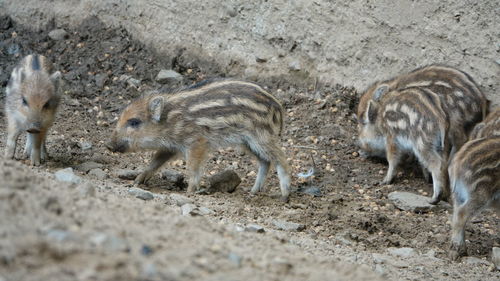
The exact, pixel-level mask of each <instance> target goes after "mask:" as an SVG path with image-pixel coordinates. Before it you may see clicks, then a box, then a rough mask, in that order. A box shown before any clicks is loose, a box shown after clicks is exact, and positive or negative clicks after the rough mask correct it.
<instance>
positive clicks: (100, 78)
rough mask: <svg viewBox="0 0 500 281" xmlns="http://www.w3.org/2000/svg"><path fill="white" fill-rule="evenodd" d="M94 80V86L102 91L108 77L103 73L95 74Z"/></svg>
mask: <svg viewBox="0 0 500 281" xmlns="http://www.w3.org/2000/svg"><path fill="white" fill-rule="evenodd" d="M94 80H95V85H96V86H97V87H98V88H99V89H102V88H103V87H104V84H106V81H108V75H107V74H105V73H100V74H97V75H95V77H94Z"/></svg>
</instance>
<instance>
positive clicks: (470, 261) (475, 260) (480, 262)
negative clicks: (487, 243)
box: [462, 257, 490, 266]
mask: <svg viewBox="0 0 500 281" xmlns="http://www.w3.org/2000/svg"><path fill="white" fill-rule="evenodd" d="M462 262H464V263H466V264H471V265H486V266H488V265H490V263H489V262H488V261H485V260H482V259H480V258H476V257H464V258H462Z"/></svg>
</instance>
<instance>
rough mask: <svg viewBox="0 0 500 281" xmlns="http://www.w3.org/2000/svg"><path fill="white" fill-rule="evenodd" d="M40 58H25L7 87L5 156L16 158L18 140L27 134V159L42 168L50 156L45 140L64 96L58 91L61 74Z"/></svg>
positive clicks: (42, 57)
mask: <svg viewBox="0 0 500 281" xmlns="http://www.w3.org/2000/svg"><path fill="white" fill-rule="evenodd" d="M52 70H53V66H52V64H51V63H50V62H49V61H48V60H47V59H46V58H45V57H44V56H39V55H29V56H26V57H25V58H24V59H23V60H21V62H20V63H19V65H18V66H16V67H15V68H14V70H13V71H12V74H11V78H10V80H9V83H8V85H7V88H6V99H5V112H6V115H7V123H8V126H7V128H8V133H7V145H6V150H5V157H7V158H14V155H15V150H16V143H17V139H18V137H19V135H20V133H21V132H23V131H27V132H28V139H27V142H26V147H25V152H24V154H25V157H30V161H31V164H32V165H39V164H40V162H41V161H42V160H44V159H45V158H46V157H47V152H46V148H45V137H46V135H47V131H48V130H49V128H50V127H51V126H52V123H53V122H54V118H55V114H56V111H57V107H58V106H59V102H60V99H61V96H60V95H59V93H58V91H57V87H58V84H59V79H60V73H59V72H55V73H51V72H52Z"/></svg>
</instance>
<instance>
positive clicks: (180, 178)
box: [161, 169, 186, 187]
mask: <svg viewBox="0 0 500 281" xmlns="http://www.w3.org/2000/svg"><path fill="white" fill-rule="evenodd" d="M161 177H162V179H164V180H166V181H169V182H171V183H173V184H174V185H176V186H179V187H182V186H184V185H186V183H185V182H184V175H183V174H182V173H179V172H177V171H174V170H169V169H166V170H163V171H162V172H161Z"/></svg>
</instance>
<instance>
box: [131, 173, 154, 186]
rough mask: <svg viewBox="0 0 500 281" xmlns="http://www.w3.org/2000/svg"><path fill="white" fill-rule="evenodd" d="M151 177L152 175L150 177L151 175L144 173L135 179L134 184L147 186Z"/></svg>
mask: <svg viewBox="0 0 500 281" xmlns="http://www.w3.org/2000/svg"><path fill="white" fill-rule="evenodd" d="M151 176H152V175H150V173H148V172H143V173H141V174H139V175H138V176H137V177H136V178H135V180H134V184H135V185H140V184H146V182H147V181H148V180H149V179H150V178H151Z"/></svg>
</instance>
